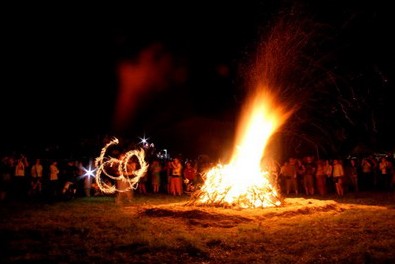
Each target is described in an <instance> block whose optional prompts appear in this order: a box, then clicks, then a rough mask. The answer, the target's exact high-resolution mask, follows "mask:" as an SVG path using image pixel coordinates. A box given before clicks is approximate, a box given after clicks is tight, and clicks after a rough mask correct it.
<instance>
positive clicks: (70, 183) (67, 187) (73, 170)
mask: <svg viewBox="0 0 395 264" xmlns="http://www.w3.org/2000/svg"><path fill="white" fill-rule="evenodd" d="M62 171H63V173H62V176H63V177H64V178H63V188H62V195H63V197H64V198H73V197H74V196H75V194H76V192H77V186H76V185H77V177H78V176H79V168H78V167H77V166H76V165H75V162H74V161H72V160H69V161H68V162H67V164H66V166H65V167H64V169H63V170H62Z"/></svg>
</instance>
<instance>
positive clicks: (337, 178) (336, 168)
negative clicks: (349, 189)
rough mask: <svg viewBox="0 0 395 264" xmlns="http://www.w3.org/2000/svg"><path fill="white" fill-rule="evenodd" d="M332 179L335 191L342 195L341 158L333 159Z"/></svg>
mask: <svg viewBox="0 0 395 264" xmlns="http://www.w3.org/2000/svg"><path fill="white" fill-rule="evenodd" d="M333 181H334V182H335V187H336V193H337V194H338V195H339V196H344V168H343V164H342V162H341V160H339V159H334V160H333Z"/></svg>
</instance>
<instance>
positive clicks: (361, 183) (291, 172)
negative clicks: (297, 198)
mask: <svg viewBox="0 0 395 264" xmlns="http://www.w3.org/2000/svg"><path fill="white" fill-rule="evenodd" d="M278 184H279V188H280V190H281V192H282V193H283V194H285V195H290V194H294V195H299V194H305V195H315V194H316V195H326V194H330V193H336V194H337V195H339V196H343V195H344V194H345V192H360V191H363V192H366V191H379V192H391V191H394V187H395V168H394V159H393V157H391V156H390V155H386V156H384V155H383V156H378V157H376V156H374V155H367V156H365V157H362V158H347V159H315V157H314V156H309V155H307V156H305V157H302V158H297V157H290V158H289V159H288V160H286V161H285V162H284V163H283V164H282V165H281V166H279V169H278Z"/></svg>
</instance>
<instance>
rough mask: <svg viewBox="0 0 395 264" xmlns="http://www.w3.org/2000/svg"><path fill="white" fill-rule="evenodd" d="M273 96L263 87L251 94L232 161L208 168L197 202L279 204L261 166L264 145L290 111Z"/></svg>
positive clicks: (249, 205)
mask: <svg viewBox="0 0 395 264" xmlns="http://www.w3.org/2000/svg"><path fill="white" fill-rule="evenodd" d="M274 99H275V98H274V96H273V95H271V94H270V93H269V92H268V89H264V88H263V87H258V89H257V92H256V93H254V94H253V95H251V96H250V98H249V100H248V101H247V104H246V107H245V109H244V112H243V113H242V116H241V117H242V118H241V122H240V123H239V127H238V134H237V141H236V143H237V144H236V149H235V150H234V153H233V156H232V158H231V162H230V163H229V164H227V165H222V164H219V165H217V166H216V167H214V168H212V169H211V170H210V171H208V172H207V174H206V175H205V182H204V185H203V186H202V188H201V189H200V191H199V193H198V194H197V196H196V197H195V198H197V199H196V201H195V203H196V204H206V205H222V206H238V207H241V208H260V207H262V208H265V207H273V206H280V205H281V200H280V198H279V195H278V192H277V190H276V188H275V187H274V186H275V184H273V182H272V179H271V177H270V175H269V172H267V171H263V169H262V168H261V164H262V159H263V157H264V150H265V146H266V145H267V143H268V141H269V139H270V137H271V136H272V135H273V133H274V132H275V131H276V130H277V129H278V128H279V127H280V126H281V125H282V124H283V123H284V122H285V120H286V119H287V118H288V117H289V115H290V113H289V112H286V111H285V110H284V109H283V108H282V107H281V106H279V105H278V104H276V102H275V100H274Z"/></svg>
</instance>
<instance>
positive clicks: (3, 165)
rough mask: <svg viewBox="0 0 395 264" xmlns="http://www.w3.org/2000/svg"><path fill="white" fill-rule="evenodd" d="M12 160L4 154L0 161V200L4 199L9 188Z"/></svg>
mask: <svg viewBox="0 0 395 264" xmlns="http://www.w3.org/2000/svg"><path fill="white" fill-rule="evenodd" d="M13 163H14V160H13V159H12V157H11V156H4V157H2V159H1V162H0V201H5V200H6V199H7V195H8V193H9V191H10V188H11V182H12V174H13Z"/></svg>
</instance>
